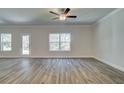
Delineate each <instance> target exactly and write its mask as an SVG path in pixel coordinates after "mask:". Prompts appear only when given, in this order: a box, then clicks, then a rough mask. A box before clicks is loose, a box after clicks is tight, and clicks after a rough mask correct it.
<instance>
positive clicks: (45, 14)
mask: <svg viewBox="0 0 124 93" xmlns="http://www.w3.org/2000/svg"><path fill="white" fill-rule="evenodd" d="M50 10H52V11H55V12H60V11H59V9H51V8H1V9H0V25H58V24H82V25H90V24H93V23H95V22H96V21H98V20H99V19H101V18H102V17H104V16H105V15H107V14H108V13H110V12H112V11H113V10H115V9H114V8H71V11H70V12H69V13H70V14H72V15H76V16H77V18H76V19H75V18H72V19H67V20H66V21H64V22H63V21H60V20H52V18H54V17H55V15H53V14H50V13H49V11H50Z"/></svg>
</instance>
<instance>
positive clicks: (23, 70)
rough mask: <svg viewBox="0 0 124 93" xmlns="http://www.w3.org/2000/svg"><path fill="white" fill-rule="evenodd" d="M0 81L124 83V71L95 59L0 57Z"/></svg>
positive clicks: (26, 82)
mask: <svg viewBox="0 0 124 93" xmlns="http://www.w3.org/2000/svg"><path fill="white" fill-rule="evenodd" d="M0 83H1V84H7V83H8V84H11V83H12V84H39V83H42V84H102V83H105V84H112V83H114V84H115V83H116V84H118V83H123V84H124V72H121V71H119V70H117V69H114V68H112V67H111V66H108V65H106V64H103V63H101V62H99V61H97V60H95V59H71V58H68V59H54V58H53V59H31V58H30V59H23V58H20V59H0Z"/></svg>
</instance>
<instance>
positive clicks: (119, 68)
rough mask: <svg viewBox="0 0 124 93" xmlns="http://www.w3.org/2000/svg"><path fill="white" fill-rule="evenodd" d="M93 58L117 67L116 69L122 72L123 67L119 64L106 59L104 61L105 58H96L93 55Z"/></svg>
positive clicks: (123, 70)
mask: <svg viewBox="0 0 124 93" xmlns="http://www.w3.org/2000/svg"><path fill="white" fill-rule="evenodd" d="M93 58H94V59H96V60H99V61H100V62H103V63H105V64H107V65H110V66H112V67H113V68H115V69H118V70H120V71H122V72H124V67H121V66H119V65H116V64H113V63H111V62H108V61H106V60H103V59H100V58H98V57H93Z"/></svg>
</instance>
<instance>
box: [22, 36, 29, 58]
mask: <svg viewBox="0 0 124 93" xmlns="http://www.w3.org/2000/svg"><path fill="white" fill-rule="evenodd" d="M23 36H29V54H23ZM30 45H31V36H30V34H22V35H21V54H22V55H23V56H28V55H30V54H31V47H30Z"/></svg>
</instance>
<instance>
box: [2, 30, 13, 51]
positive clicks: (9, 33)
mask: <svg viewBox="0 0 124 93" xmlns="http://www.w3.org/2000/svg"><path fill="white" fill-rule="evenodd" d="M2 34H10V35H11V42H10V44H11V49H10V50H3V46H2V40H1V38H2V37H1V35H2ZM0 51H1V52H11V51H12V34H11V33H8V32H2V33H0Z"/></svg>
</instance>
